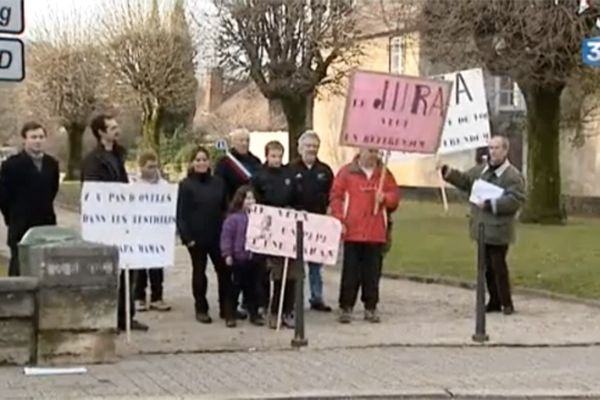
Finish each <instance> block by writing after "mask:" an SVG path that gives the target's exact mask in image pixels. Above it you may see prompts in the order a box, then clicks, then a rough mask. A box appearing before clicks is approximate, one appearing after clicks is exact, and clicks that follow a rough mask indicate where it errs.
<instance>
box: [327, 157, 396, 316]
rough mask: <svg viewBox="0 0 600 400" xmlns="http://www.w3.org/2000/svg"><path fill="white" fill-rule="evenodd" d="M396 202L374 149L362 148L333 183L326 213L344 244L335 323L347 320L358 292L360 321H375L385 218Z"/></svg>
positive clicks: (387, 174) (390, 180)
mask: <svg viewBox="0 0 600 400" xmlns="http://www.w3.org/2000/svg"><path fill="white" fill-rule="evenodd" d="M380 182H381V184H380ZM399 201H400V194H399V191H398V186H397V184H396V180H395V179H394V176H393V175H392V174H391V172H390V171H389V170H388V169H387V168H386V167H385V165H383V163H382V162H381V161H380V160H379V152H378V151H377V150H375V149H367V148H361V149H360V152H359V154H358V156H356V158H355V159H354V161H352V162H351V163H350V164H348V165H346V166H344V167H342V169H340V171H339V172H338V174H337V176H336V177H335V179H334V181H333V187H332V188H331V213H332V215H333V216H334V217H335V218H337V219H339V220H340V221H341V222H342V225H343V240H344V263H343V267H342V282H341V287H340V300H339V302H340V309H341V314H340V317H339V322H340V323H344V324H347V323H350V322H351V321H352V309H353V308H354V304H355V303H356V298H357V296H358V289H359V288H360V289H361V292H362V296H361V297H362V301H363V303H364V306H365V315H364V318H365V320H366V321H369V322H375V323H376V322H379V321H380V317H379V315H378V313H377V304H378V303H379V280H380V278H381V260H382V251H383V247H384V245H385V243H386V241H387V217H388V214H389V213H391V212H393V211H394V210H395V209H396V208H397V207H398V203H399ZM374 210H375V212H374Z"/></svg>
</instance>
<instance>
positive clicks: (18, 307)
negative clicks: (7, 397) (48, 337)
mask: <svg viewBox="0 0 600 400" xmlns="http://www.w3.org/2000/svg"><path fill="white" fill-rule="evenodd" d="M37 295H38V280H37V279H36V278H0V365H2V364H16V365H24V364H34V363H35V362H36V358H35V357H36V356H35V355H36V343H37V341H36V329H37V306H38V297H37Z"/></svg>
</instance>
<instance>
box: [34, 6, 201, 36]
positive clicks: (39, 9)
mask: <svg viewBox="0 0 600 400" xmlns="http://www.w3.org/2000/svg"><path fill="white" fill-rule="evenodd" d="M112 1H120V0H112ZM123 1H127V0H123ZM137 1H140V0H137ZM142 1H143V0H142ZM147 1H148V3H150V0H147ZM171 1H173V0H159V3H162V4H165V3H166V4H169V3H170V2H171ZM110 3H111V1H110V0H25V34H27V31H28V27H31V26H34V25H35V24H36V23H40V22H42V21H44V18H46V17H47V16H48V14H49V13H51V14H55V15H61V16H62V15H64V16H68V15H69V13H70V11H72V10H74V9H77V10H78V11H80V12H81V11H85V12H88V13H90V15H94V14H100V13H102V6H106V5H107V4H110ZM186 4H187V5H188V7H189V6H191V5H193V6H194V9H195V10H198V9H199V8H198V7H200V8H201V9H210V7H211V0H186ZM195 13H196V12H195ZM196 14H197V13H196Z"/></svg>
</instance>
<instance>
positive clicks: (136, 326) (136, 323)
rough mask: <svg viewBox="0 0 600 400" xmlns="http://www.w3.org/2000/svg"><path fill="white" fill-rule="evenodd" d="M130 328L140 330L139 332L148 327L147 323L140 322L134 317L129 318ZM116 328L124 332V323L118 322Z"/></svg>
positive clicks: (144, 330)
mask: <svg viewBox="0 0 600 400" xmlns="http://www.w3.org/2000/svg"><path fill="white" fill-rule="evenodd" d="M130 328H131V330H132V331H141V332H146V331H148V329H149V328H148V325H146V324H142V323H141V322H140V321H138V320H135V319H132V320H131V326H130ZM118 329H119V331H123V332H125V330H126V327H125V324H119V326H118Z"/></svg>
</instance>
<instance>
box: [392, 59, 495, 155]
mask: <svg viewBox="0 0 600 400" xmlns="http://www.w3.org/2000/svg"><path fill="white" fill-rule="evenodd" d="M433 78H434V79H443V80H446V81H449V82H451V83H452V93H451V95H450V102H449V104H448V114H447V116H446V123H445V125H444V130H443V133H442V141H441V143H440V147H439V149H438V154H440V155H443V154H451V153H456V152H459V151H464V150H473V149H477V148H479V147H486V146H487V143H488V141H489V139H490V137H491V132H490V121H489V116H488V106H487V97H486V93H485V83H484V80H483V71H482V70H481V69H480V68H475V69H469V70H464V71H458V72H452V73H449V74H444V75H438V76H435V77H433ZM418 156H419V155H418V154H409V153H406V152H395V153H394V154H393V155H392V157H391V160H403V159H409V158H417V157H418Z"/></svg>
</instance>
